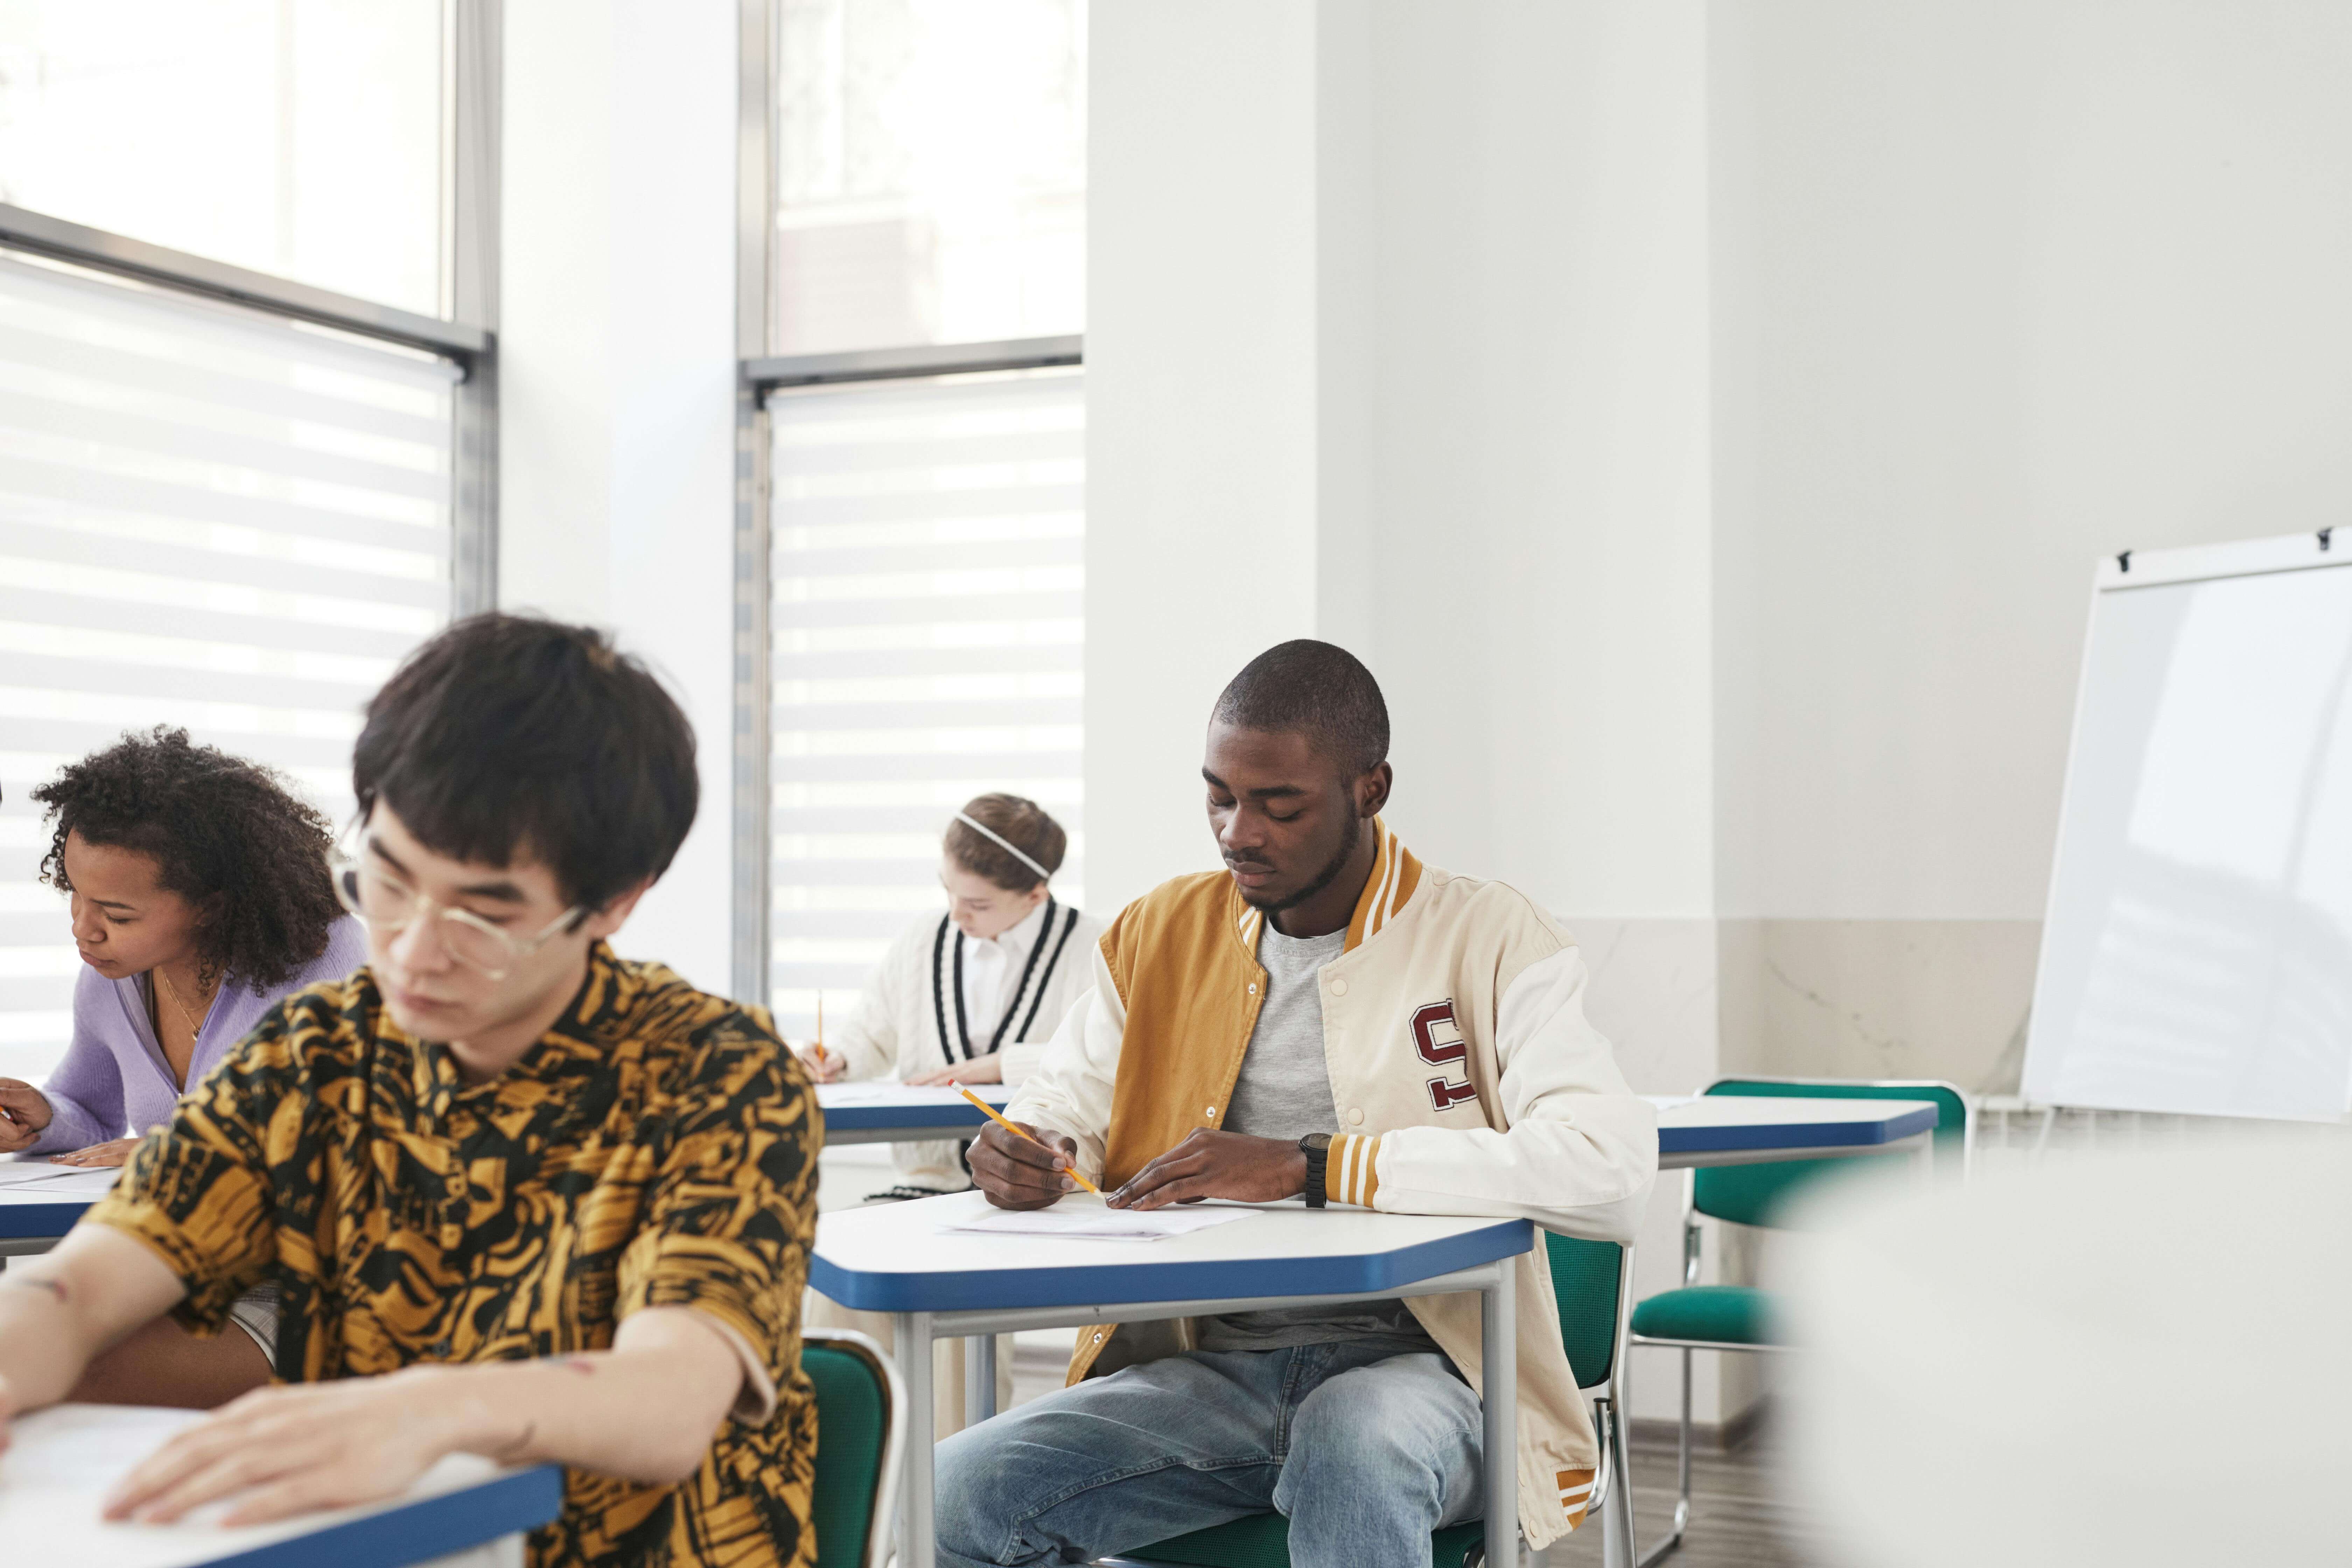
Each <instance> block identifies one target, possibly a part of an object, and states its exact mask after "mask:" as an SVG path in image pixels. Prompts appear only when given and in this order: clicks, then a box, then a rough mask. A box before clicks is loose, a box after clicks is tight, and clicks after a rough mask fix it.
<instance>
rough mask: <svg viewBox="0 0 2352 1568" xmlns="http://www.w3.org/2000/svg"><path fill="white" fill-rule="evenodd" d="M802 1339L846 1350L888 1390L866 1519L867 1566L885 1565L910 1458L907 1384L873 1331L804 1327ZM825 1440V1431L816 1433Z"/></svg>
mask: <svg viewBox="0 0 2352 1568" xmlns="http://www.w3.org/2000/svg"><path fill="white" fill-rule="evenodd" d="M801 1342H802V1343H803V1344H804V1345H806V1344H814V1345H830V1346H832V1347H833V1348H834V1349H835V1350H841V1351H846V1352H849V1353H850V1354H851V1355H854V1356H856V1358H857V1359H858V1360H860V1361H862V1362H864V1363H866V1365H867V1366H868V1367H870V1368H872V1369H873V1370H874V1372H875V1373H876V1374H877V1376H879V1377H880V1378H881V1380H882V1386H883V1388H884V1389H885V1390H887V1393H888V1395H889V1397H888V1413H887V1416H886V1417H885V1426H884V1427H883V1432H882V1458H881V1464H882V1476H881V1479H880V1480H879V1481H877V1483H876V1485H875V1488H874V1510H873V1516H872V1517H871V1518H869V1519H868V1520H867V1521H866V1552H865V1556H864V1559H863V1562H864V1565H865V1568H886V1564H887V1563H889V1561H890V1559H891V1556H892V1555H893V1553H894V1552H896V1551H897V1542H896V1541H895V1540H894V1539H893V1537H894V1536H895V1535H896V1533H897V1531H898V1477H899V1475H900V1473H901V1472H903V1471H904V1470H905V1469H906V1468H907V1467H906V1459H907V1384H906V1381H905V1380H904V1379H903V1378H901V1377H900V1376H899V1375H898V1366H897V1364H896V1363H893V1362H892V1361H891V1359H890V1354H889V1352H887V1351H885V1350H884V1349H883V1348H882V1346H881V1345H880V1343H879V1342H877V1341H876V1340H875V1339H874V1337H873V1336H872V1335H871V1334H863V1333H860V1332H858V1331H856V1330H855V1329H803V1330H802V1331H801ZM817 1441H818V1442H819V1443H823V1442H824V1433H823V1432H822V1431H820V1432H819V1433H818V1434H817Z"/></svg>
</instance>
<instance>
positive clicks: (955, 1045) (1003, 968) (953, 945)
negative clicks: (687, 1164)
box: [794, 795, 1102, 1436]
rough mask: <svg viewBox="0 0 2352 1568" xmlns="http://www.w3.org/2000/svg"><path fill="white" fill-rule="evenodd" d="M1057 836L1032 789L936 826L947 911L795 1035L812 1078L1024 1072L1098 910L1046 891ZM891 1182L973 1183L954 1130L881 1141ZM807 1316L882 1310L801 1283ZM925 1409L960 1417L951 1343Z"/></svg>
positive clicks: (906, 936) (846, 1320) (1090, 939)
mask: <svg viewBox="0 0 2352 1568" xmlns="http://www.w3.org/2000/svg"><path fill="white" fill-rule="evenodd" d="M1068 847H1069V836H1068V835H1067V834H1066V833H1065V832H1063V831H1062V825H1061V824H1060V823H1058V822H1055V820H1054V819H1053V818H1052V817H1051V816H1047V815H1046V813H1045V808H1044V807H1042V806H1040V805H1038V804H1037V803H1036V802H1035V801H1033V800H1024V799H1022V798H1021V797H1020V796H1019V795H981V796H980V797H978V798H977V799H975V800H972V801H971V802H969V803H967V804H966V805H965V806H964V808H963V809H962V810H961V811H960V812H958V813H956V815H955V816H954V818H953V819H952V820H951V821H950V823H949V824H948V829H947V835H946V837H945V838H944V839H943V840H942V841H941V844H940V886H941V887H942V888H944V889H946V891H947V896H948V908H947V912H946V913H944V914H940V915H928V914H927V915H924V916H922V917H920V918H919V919H918V920H917V921H915V922H914V923H913V924H911V925H909V926H908V928H907V929H906V930H905V931H901V932H900V933H899V935H898V940H897V941H896V942H892V943H891V944H890V950H889V952H886V953H884V954H883V956H882V963H881V965H880V967H878V968H877V970H876V971H875V972H874V974H873V977H872V978H871V979H869V980H868V981H867V982H866V989H865V992H864V993H863V994H861V995H860V996H859V998H858V1003H857V1008H856V1012H854V1013H852V1014H851V1015H850V1016H849V1018H848V1020H847V1021H846V1022H845V1023H844V1024H842V1025H841V1026H839V1027H838V1028H827V1029H826V1030H825V1035H824V1047H825V1049H824V1056H823V1057H819V1056H818V1055H816V1053H815V1050H814V1042H812V1041H806V1040H803V1041H798V1042H795V1046H794V1048H795V1049H796V1050H798V1051H799V1052H800V1057H801V1061H802V1063H803V1065H804V1066H805V1067H806V1068H808V1070H809V1073H810V1076H812V1077H814V1078H815V1079H817V1080H818V1081H819V1082H824V1083H832V1082H839V1081H841V1080H842V1079H874V1078H896V1079H899V1080H900V1081H901V1082H905V1083H917V1084H939V1083H1010V1084H1017V1083H1020V1082H1022V1081H1023V1080H1024V1079H1027V1078H1028V1077H1029V1076H1030V1074H1032V1073H1033V1072H1034V1071H1036V1069H1037V1065H1038V1063H1039V1061H1040V1060H1041V1059H1042V1058H1044V1056H1045V1043H1046V1042H1047V1041H1048V1040H1050V1039H1052V1038H1053V1037H1054V1031H1055V1029H1056V1028H1057V1027H1059V1026H1060V1025H1061V1022H1062V1019H1063V1017H1064V1016H1066V1014H1068V1012H1069V1011H1070V1009H1071V1007H1072V1006H1073V1005H1076V1002H1077V1001H1078V999H1079V998H1080V997H1082V996H1084V995H1086V994H1087V992H1089V991H1090V990H1092V989H1093V988H1094V967H1095V954H1094V947H1095V943H1096V942H1097V941H1098V940H1099V939H1100V938H1101V936H1102V922H1101V921H1097V920H1093V919H1090V918H1089V917H1087V915H1085V914H1083V913H1081V912H1080V911H1079V910H1076V909H1073V908H1071V907H1070V906H1069V905H1067V904H1065V903H1063V902H1062V901H1061V900H1059V899H1056V898H1055V896H1054V894H1053V890H1052V888H1051V886H1050V884H1051V882H1052V880H1053V876H1054V873H1055V871H1057V870H1059V869H1060V868H1061V865H1062V857H1063V855H1064V854H1065V853H1066V851H1067V849H1068ZM891 1153H892V1155H893V1157H894V1159H895V1162H896V1163H897V1165H898V1184H897V1185H895V1186H893V1187H891V1188H890V1189H888V1190H887V1192H879V1193H870V1194H866V1196H867V1201H868V1202H882V1201H887V1200H889V1199H893V1198H919V1197H929V1196H931V1195H933V1194H939V1193H952V1192H961V1191H962V1190H963V1189H964V1188H966V1187H969V1186H971V1175H970V1174H969V1173H966V1171H965V1170H964V1164H963V1145H962V1143H961V1142H956V1141H954V1140H939V1141H936V1142H922V1143H898V1144H894V1145H893V1146H892V1148H891ZM805 1321H808V1322H809V1323H811V1324H816V1325H823V1326H826V1327H833V1328H854V1329H859V1330H862V1331H865V1332H866V1333H869V1334H872V1335H873V1336H874V1337H875V1338H877V1340H879V1341H881V1342H882V1343H883V1344H885V1345H887V1344H889V1343H890V1338H891V1334H890V1329H891V1322H890V1319H889V1318H888V1317H887V1316H885V1315H884V1314H882V1313H878V1312H856V1311H852V1310H849V1309H847V1308H845V1307H841V1306H838V1305H836V1304H835V1303H834V1302H832V1301H829V1300H825V1299H824V1297H822V1296H818V1295H815V1294H814V1293H813V1292H812V1293H811V1295H810V1297H809V1299H808V1303H807V1309H806V1319H805ZM939 1356H940V1360H939V1363H938V1364H937V1365H936V1366H935V1368H934V1384H933V1385H934V1386H935V1387H936V1388H937V1389H938V1390H939V1397H938V1400H937V1403H936V1405H935V1409H934V1414H935V1418H936V1420H937V1422H938V1429H939V1432H940V1435H941V1436H945V1435H946V1434H948V1433H950V1432H956V1431H961V1429H962V1427H963V1342H962V1341H961V1340H950V1341H945V1342H941V1343H940V1346H939ZM996 1365H997V1402H998V1404H999V1405H1000V1406H1001V1405H1004V1404H1006V1403H1008V1402H1009V1401H1010V1400H1011V1398H1012V1377H1013V1353H1012V1345H1011V1343H1010V1340H1009V1336H1008V1337H1007V1339H1006V1340H1005V1341H1004V1342H1001V1343H1000V1345H999V1347H998V1355H997V1359H996Z"/></svg>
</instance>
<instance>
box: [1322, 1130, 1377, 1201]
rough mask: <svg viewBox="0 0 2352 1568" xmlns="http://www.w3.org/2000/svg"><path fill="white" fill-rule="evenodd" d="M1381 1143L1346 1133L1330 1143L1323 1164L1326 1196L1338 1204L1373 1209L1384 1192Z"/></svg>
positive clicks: (1368, 1137) (1374, 1138)
mask: <svg viewBox="0 0 2352 1568" xmlns="http://www.w3.org/2000/svg"><path fill="white" fill-rule="evenodd" d="M1380 1152H1381V1141H1380V1139H1379V1138H1377V1137H1373V1136H1368V1135H1367V1134H1364V1133H1361V1132H1343V1133H1341V1134H1340V1135H1339V1137H1337V1138H1334V1139H1332V1140H1331V1152H1330V1154H1329V1156H1328V1158H1327V1159H1326V1160H1325V1161H1324V1164H1323V1195H1324V1196H1325V1197H1326V1198H1328V1199H1329V1200H1330V1201H1331V1202H1333V1203H1335V1204H1354V1205H1357V1206H1358V1207H1360V1208H1370V1207H1371V1206H1372V1199H1373V1198H1374V1197H1375V1196H1376V1195H1377V1194H1379V1192H1380V1190H1381V1174H1380V1172H1379V1171H1378V1170H1377V1169H1375V1168H1374V1167H1375V1166H1377V1165H1378V1163H1379V1162H1380Z"/></svg>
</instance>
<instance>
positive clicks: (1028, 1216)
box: [940, 1198, 1251, 1241]
mask: <svg viewBox="0 0 2352 1568" xmlns="http://www.w3.org/2000/svg"><path fill="white" fill-rule="evenodd" d="M1250 1213H1251V1211H1250V1210H1248V1209H1245V1208H1210V1207H1208V1206H1206V1205H1190V1206H1187V1207H1183V1208H1165V1209H1147V1210H1142V1211H1138V1210H1135V1209H1115V1208H1107V1207H1105V1206H1104V1205H1101V1204H1100V1203H1081V1202H1079V1201H1078V1200H1077V1199H1075V1198H1065V1199H1063V1200H1062V1201H1061V1202H1060V1203H1058V1204H1055V1205H1054V1206H1053V1207H1052V1208H1049V1209H1029V1210H1026V1211H1023V1210H1017V1209H997V1210H994V1211H992V1212H990V1213H987V1214H982V1215H973V1216H972V1217H971V1218H968V1219H951V1220H949V1221H947V1222H946V1223H945V1224H943V1225H942V1226H940V1229H942V1230H957V1231H979V1232H981V1233H982V1234H984V1235H988V1236H1057V1237H1062V1238H1063V1239H1065V1240H1067V1241H1158V1240H1160V1239H1161V1238H1163V1237H1171V1236H1189V1235H1191V1234H1192V1232H1193V1231H1196V1230H1206V1229H1208V1228H1209V1227H1210V1226H1213V1225H1225V1224H1229V1223H1230V1222H1232V1221H1234V1220H1237V1219H1247V1218H1248V1217H1249V1216H1250Z"/></svg>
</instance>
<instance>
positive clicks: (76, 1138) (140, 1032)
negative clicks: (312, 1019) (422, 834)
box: [26, 915, 367, 1154]
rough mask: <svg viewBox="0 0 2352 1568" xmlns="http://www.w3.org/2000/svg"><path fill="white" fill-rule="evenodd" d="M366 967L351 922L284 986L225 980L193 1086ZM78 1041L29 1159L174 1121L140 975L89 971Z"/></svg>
mask: <svg viewBox="0 0 2352 1568" xmlns="http://www.w3.org/2000/svg"><path fill="white" fill-rule="evenodd" d="M366 962H367V933H366V932H365V931H362V929H361V927H360V922H359V921H355V920H353V919H352V918H351V917H350V916H349V915H346V916H344V917H343V918H342V919H341V920H339V921H336V922H335V923H334V924H333V925H332V926H331V927H329V928H328V931H327V951H326V952H322V953H320V955H319V956H318V957H317V958H316V959H314V960H312V961H311V962H310V963H309V964H307V965H305V966H304V967H303V968H301V969H299V970H297V971H295V972H294V973H293V975H292V976H291V977H290V978H289V979H288V980H287V981H286V983H285V984H282V985H279V986H277V987H275V988H274V989H272V990H271V991H270V992H268V994H266V995H261V996H256V995H255V994H253V990H252V987H250V986H248V985H247V984H245V983H244V982H242V981H240V980H239V979H238V978H237V977H236V975H234V974H231V975H228V976H227V977H226V978H225V979H224V980H223V981H222V982H221V988H220V994H218V995H217V996H216V997H215V998H214V1001H213V1010H212V1013H211V1015H210V1016H207V1017H206V1018H205V1026H204V1027H203V1028H202V1029H200V1030H198V1031H197V1033H196V1049H195V1054H194V1055H193V1056H191V1057H190V1058H188V1087H189V1088H191V1089H194V1087H195V1086H196V1083H197V1081H198V1080H199V1079H202V1078H203V1077H204V1076H205V1074H206V1073H208V1072H210V1071H212V1070H213V1068H216V1067H218V1066H219V1065H220V1059H221V1058H223V1057H225V1056H226V1055H227V1054H228V1048H229V1047H231V1046H233V1045H235V1044H236V1043H237V1041H239V1040H241V1039H243V1038H245V1037H246V1034H247V1031H249V1030H250V1029H251V1028H252V1027H253V1026H254V1025H256V1024H257V1023H259V1022H260V1021H261V1016H262V1015H263V1014H264V1013H267V1012H268V1011H269V1009H270V1008H272V1007H273V1006H276V1005H277V1004H278V998H280V997H281V996H284V995H285V994H288V993H289V992H292V991H299V990H301V989H302V987H304V986H305V985H315V984H318V983H319V982H320V981H321V980H341V978H342V977H343V976H344V975H346V974H349V973H351V972H352V970H354V969H357V968H359V967H360V966H361V965H362V964H363V963H366ZM73 1019H74V1026H73V1044H72V1045H70V1046H68V1047H66V1058H65V1060H63V1061H61V1062H59V1063H58V1070H57V1071H55V1072H53V1073H51V1074H50V1075H49V1081H48V1082H47V1083H46V1084H44V1085H42V1086H41V1092H42V1093H43V1094H45V1095H47V1096H48V1100H49V1124H48V1126H47V1127H46V1128H44V1129H42V1131H41V1138H40V1142H37V1143H35V1144H34V1145H33V1146H32V1148H31V1149H30V1150H28V1151H26V1152H28V1153H34V1154H59V1153H63V1152H66V1151H68V1150H70V1149H87V1148H88V1147H89V1145H91V1144H92V1143H104V1142H108V1141H110V1140H111V1139H115V1138H123V1137H135V1136H137V1135H138V1134H140V1133H142V1132H144V1131H147V1129H148V1128H150V1127H152V1126H154V1125H155V1124H156V1123H157V1122H159V1121H170V1120H171V1119H172V1107H173V1105H175V1104H177V1103H178V1102H179V1099H180V1090H179V1089H177V1088H176V1087H174V1086H173V1082H172V1069H171V1068H169V1067H167V1066H166V1065H164V1061H163V1047H162V1045H161V1044H159V1043H158V1042H157V1040H156V1038H155V1029H154V1026H152V1024H150V1023H149V1022H148V1021H147V996H146V994H145V992H144V991H143V990H142V988H141V986H140V983H139V977H138V976H136V975H133V976H132V977H131V978H130V979H127V980H109V979H108V978H106V976H104V975H103V974H100V973H99V972H98V971H97V970H95V969H91V968H89V967H88V966H87V965H85V966H84V967H83V969H82V972H81V974H80V976H79V978H78V979H77V980H76V981H75V982H74V1006H73Z"/></svg>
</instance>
